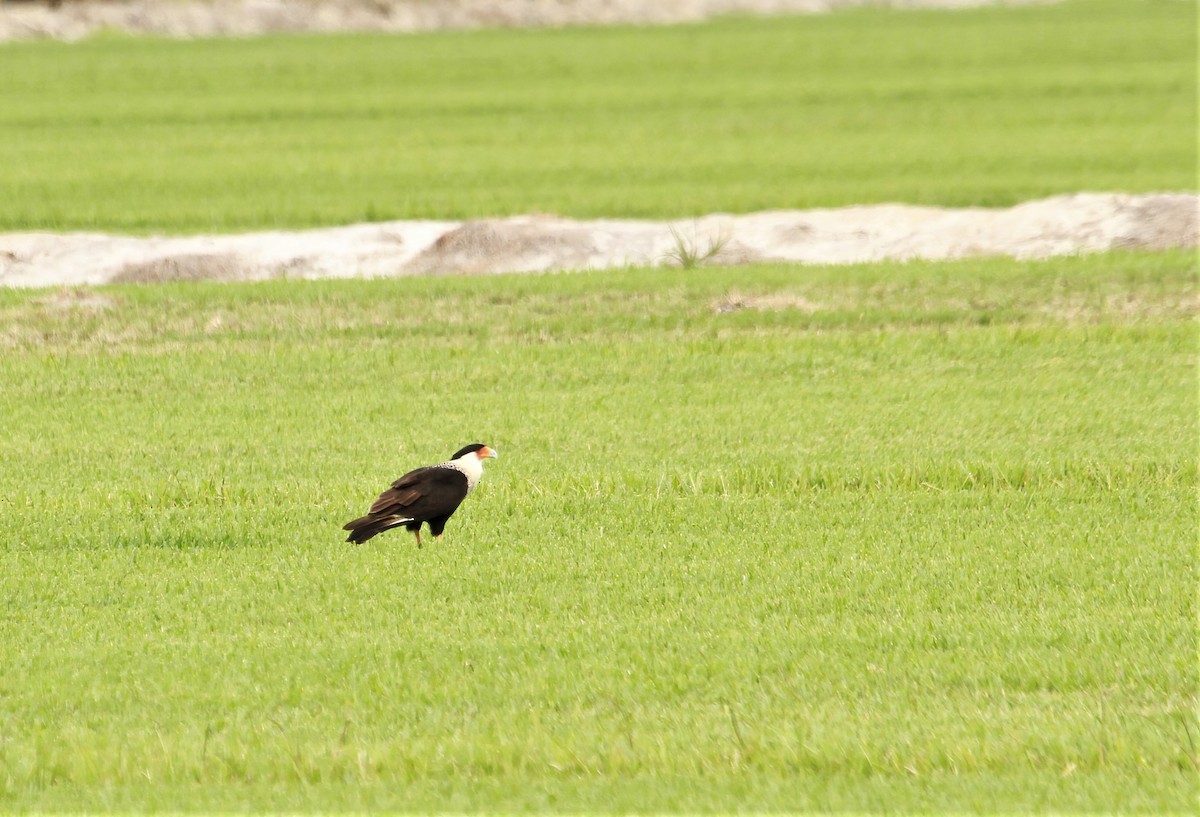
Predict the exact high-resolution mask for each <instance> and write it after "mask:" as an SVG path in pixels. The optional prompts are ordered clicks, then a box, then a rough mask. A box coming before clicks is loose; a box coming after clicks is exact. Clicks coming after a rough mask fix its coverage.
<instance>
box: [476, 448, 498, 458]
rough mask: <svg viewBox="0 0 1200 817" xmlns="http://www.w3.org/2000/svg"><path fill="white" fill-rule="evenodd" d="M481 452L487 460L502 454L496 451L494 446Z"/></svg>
mask: <svg viewBox="0 0 1200 817" xmlns="http://www.w3.org/2000/svg"><path fill="white" fill-rule="evenodd" d="M479 453H481V454H483V458H484V459H485V460H487V459H492V460H494V459H496V458H497V457H499V456H500V455H499V454H498V453H496V449H494V448H484V449H483V451H480V452H479Z"/></svg>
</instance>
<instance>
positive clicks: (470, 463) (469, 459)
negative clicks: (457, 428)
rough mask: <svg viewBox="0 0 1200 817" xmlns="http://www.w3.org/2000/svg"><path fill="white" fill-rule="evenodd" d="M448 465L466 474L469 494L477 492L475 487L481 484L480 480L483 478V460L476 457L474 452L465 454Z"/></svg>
mask: <svg viewBox="0 0 1200 817" xmlns="http://www.w3.org/2000/svg"><path fill="white" fill-rule="evenodd" d="M447 465H449V466H450V467H451V468H455V469H457V470H459V471H462V472H463V473H464V474H466V476H467V493H470V492H471V491H474V490H475V486H476V485H478V484H479V478H480V477H482V476H483V460H481V459H479V457H477V456H475V452H474V451H472V452H470V453H469V454H463V455H462V456H461V457H459V458H458V459H456V460H451V461H450V462H448V463H447Z"/></svg>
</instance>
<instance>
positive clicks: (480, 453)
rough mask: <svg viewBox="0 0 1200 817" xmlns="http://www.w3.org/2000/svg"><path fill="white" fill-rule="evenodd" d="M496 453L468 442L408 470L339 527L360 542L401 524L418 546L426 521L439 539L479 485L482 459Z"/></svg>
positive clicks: (347, 539) (488, 447)
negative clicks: (450, 454) (431, 462)
mask: <svg viewBox="0 0 1200 817" xmlns="http://www.w3.org/2000/svg"><path fill="white" fill-rule="evenodd" d="M497 456H499V455H498V454H497V453H496V449H494V448H492V447H491V446H488V445H484V444H483V443H471V444H470V445H468V446H465V447H463V448H460V449H459V450H458V451H457V452H456V453H455V454H454V456H453V457H451V458H450V459H449V460H447V461H446V462H441V463H438V464H437V465H427V466H425V467H424V468H417V469H416V470H413V471H409V472H408V473H407V474H405V475H404V476H402V477H400V479H398V480H396V481H395V482H393V483H392V487H390V488H388V489H387V490H386V491H384V492H383V493H381V494H380V495H379V498H378V499H376V500H375V501H374V502H373V503H372V504H371V508H370V510H368V511H367V515H366V516H360V517H359V518H358V519H354V520H351V521H350V522H347V523H346V524H345V525H343V526H342V530H348V531H350V535H349V536H347V537H346V541H347V542H354V543H355V544H362V543H363V542H365V541H367V540H368V539H370V538H371V537H373V536H375V535H377V534H380V533H383V532H384V531H385V530H391V529H392V528H398V527H400V526H401V525H403V526H404V527H405V528H406V529H408V530H409V531H411V532H413V533H414V534H416V536H417V547H421V525H423V524H424V523H426V522H428V523H429V532H430V533H432V534H433V538H434V539H439V538H440V537H441V535H442V531H443V530H445V528H446V521H447V520H448V519H449V518H450V517H451V516H453V515H454V512H455V511H457V510H458V506H459V505H461V504H462V501H463V500H464V499H466V498H467V494H469V493H471V491H473V490H475V486H476V485H478V484H479V478H480V477H482V476H483V461H484V460H486V459H494V458H496V457H497Z"/></svg>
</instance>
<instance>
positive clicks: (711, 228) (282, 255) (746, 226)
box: [0, 193, 1200, 287]
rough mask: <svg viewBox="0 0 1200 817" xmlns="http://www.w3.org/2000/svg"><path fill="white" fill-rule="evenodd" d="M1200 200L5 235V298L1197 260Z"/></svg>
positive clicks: (1, 262)
mask: <svg viewBox="0 0 1200 817" xmlns="http://www.w3.org/2000/svg"><path fill="white" fill-rule="evenodd" d="M1198 238H1200V196H1198V195H1197V194H1194V193H1154V194H1146V195H1126V194H1118V193H1080V194H1075V195H1068V196H1055V197H1053V198H1049V199H1042V200H1039V201H1031V202H1026V203H1024V204H1020V205H1017V206H1016V207H1011V208H1007V209H986V208H978V207H975V208H966V209H946V208H938V207H912V206H907V205H899V204H880V205H869V206H858V207H842V208H836V209H827V210H787V211H773V212H764V213H751V214H749V215H719V214H718V215H710V216H704V217H702V218H697V219H693V220H686V221H675V222H669V223H668V222H663V221H620V220H598V221H575V220H571V219H564V218H558V217H554V216H514V217H512V218H499V219H486V220H479V221H466V222H461V221H393V222H387V223H383V224H361V225H354V226H350V227H335V228H331V229H323V230H305V231H298V232H265V233H247V234H243V235H226V236H189V237H151V238H133V237H129V236H110V235H101V234H91V233H68V234H55V233H10V234H7V235H0V285H7V286H30V287H37V286H63V285H75V284H104V283H154V282H159V281H179V280H184V281H197V280H215V281H235V280H262V279H267V278H360V277H361V278H370V277H384V276H404V275H486V274H492V273H501V272H541V271H547V270H572V269H602V268H606V267H618V266H627V265H633V264H639V265H679V264H681V263H683V262H685V261H687V260H691V259H689V258H688V256H691V257H692V258H695V257H704V256H711V257H709V258H707V260H706V262H705V263H711V264H740V263H749V262H754V261H790V262H799V263H805V264H845V263H854V262H861V261H881V260H886V259H894V260H907V259H915V258H925V259H945V258H963V257H967V256H983V255H1007V256H1012V257H1015V258H1046V257H1049V256H1054V255H1071V254H1076V253H1088V252H1103V251H1105V250H1112V249H1121V248H1143V249H1165V248H1170V247H1196V246H1197V243H1198Z"/></svg>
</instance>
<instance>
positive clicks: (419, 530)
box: [413, 528, 421, 547]
mask: <svg viewBox="0 0 1200 817" xmlns="http://www.w3.org/2000/svg"><path fill="white" fill-rule="evenodd" d="M413 533H415V534H416V535H417V547H420V546H421V529H420V528H417V529H416V530H415V531H413Z"/></svg>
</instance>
